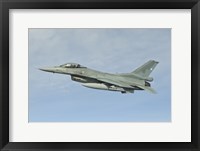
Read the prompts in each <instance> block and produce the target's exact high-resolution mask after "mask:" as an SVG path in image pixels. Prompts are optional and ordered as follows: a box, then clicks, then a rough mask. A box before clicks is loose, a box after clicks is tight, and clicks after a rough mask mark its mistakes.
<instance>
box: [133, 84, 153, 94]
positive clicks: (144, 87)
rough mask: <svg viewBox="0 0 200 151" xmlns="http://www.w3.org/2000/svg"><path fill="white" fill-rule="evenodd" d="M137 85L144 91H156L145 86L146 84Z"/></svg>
mask: <svg viewBox="0 0 200 151" xmlns="http://www.w3.org/2000/svg"><path fill="white" fill-rule="evenodd" d="M137 87H139V88H141V89H144V90H146V91H149V92H151V93H156V91H155V90H154V89H153V88H152V87H147V86H142V85H137Z"/></svg>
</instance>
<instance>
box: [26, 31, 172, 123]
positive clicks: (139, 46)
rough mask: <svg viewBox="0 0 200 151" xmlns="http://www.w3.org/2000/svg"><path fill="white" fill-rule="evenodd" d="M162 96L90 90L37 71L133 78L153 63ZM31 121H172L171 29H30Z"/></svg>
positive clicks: (76, 83) (153, 74) (157, 88)
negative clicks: (84, 70)
mask: <svg viewBox="0 0 200 151" xmlns="http://www.w3.org/2000/svg"><path fill="white" fill-rule="evenodd" d="M152 59H153V60H156V61H158V62H159V64H158V65H157V67H156V68H155V70H154V71H153V72H152V74H151V76H152V77H154V81H153V82H152V83H151V85H152V87H153V88H154V89H155V90H156V91H157V94H151V93H149V92H146V91H135V93H133V94H132V93H130V94H121V93H120V92H112V91H104V90H95V89H90V88H85V87H83V86H81V84H80V83H78V82H74V81H71V78H70V76H69V75H61V74H52V73H47V72H42V71H40V70H38V68H42V67H49V66H56V65H60V64H64V63H67V62H75V63H79V64H81V65H83V66H87V67H89V68H92V69H96V70H100V71H103V72H109V73H128V72H132V71H133V70H135V69H136V68H137V67H139V66H140V65H142V64H144V63H145V62H147V61H148V60H152ZM28 62H29V122H170V121H171V29H169V28H155V29H150V28H149V29H148V28H147V29H140V28H138V29H136V28H120V29H118V28H116V29H114V28H110V29H106V28H105V29H101V28H100V29H91V28H88V29H69V28H68V29H50V28H49V29H40V28H38V29H34V28H33V29H29V61H28Z"/></svg>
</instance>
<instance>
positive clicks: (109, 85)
mask: <svg viewBox="0 0 200 151" xmlns="http://www.w3.org/2000/svg"><path fill="white" fill-rule="evenodd" d="M157 64H158V62H157V61H154V60H150V61H148V62H147V63H145V64H144V65H142V66H141V67H139V68H137V69H136V70H134V71H133V72H131V73H121V74H111V73H105V72H100V71H96V70H93V69H90V68H87V67H84V66H82V65H80V64H77V63H66V64H63V65H60V66H55V67H50V68H40V70H42V71H46V72H52V73H59V74H67V75H70V76H71V79H72V80H73V81H76V82H80V83H81V84H82V85H83V86H85V87H88V88H93V89H100V90H109V91H119V92H121V93H133V92H134V91H135V90H146V91H149V92H151V93H156V91H155V90H154V89H153V88H152V87H151V85H150V83H149V82H152V81H153V78H152V77H149V75H150V73H151V72H152V71H153V70H154V68H155V67H156V65H157Z"/></svg>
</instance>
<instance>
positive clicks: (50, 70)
mask: <svg viewBox="0 0 200 151" xmlns="http://www.w3.org/2000/svg"><path fill="white" fill-rule="evenodd" d="M39 70H41V71H46V72H53V73H54V72H55V71H56V69H55V68H39Z"/></svg>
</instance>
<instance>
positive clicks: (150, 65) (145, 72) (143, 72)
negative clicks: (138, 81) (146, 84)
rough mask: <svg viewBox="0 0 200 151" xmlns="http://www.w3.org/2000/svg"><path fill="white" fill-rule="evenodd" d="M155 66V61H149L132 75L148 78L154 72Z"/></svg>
mask: <svg viewBox="0 0 200 151" xmlns="http://www.w3.org/2000/svg"><path fill="white" fill-rule="evenodd" d="M157 64H158V62H157V61H154V60H149V61H148V62H146V63H145V64H144V65H142V66H140V67H139V68H137V69H136V70H134V71H133V72H132V73H134V74H137V75H139V76H141V77H149V75H150V74H151V72H152V71H153V70H154V68H155V67H156V65H157Z"/></svg>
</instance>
